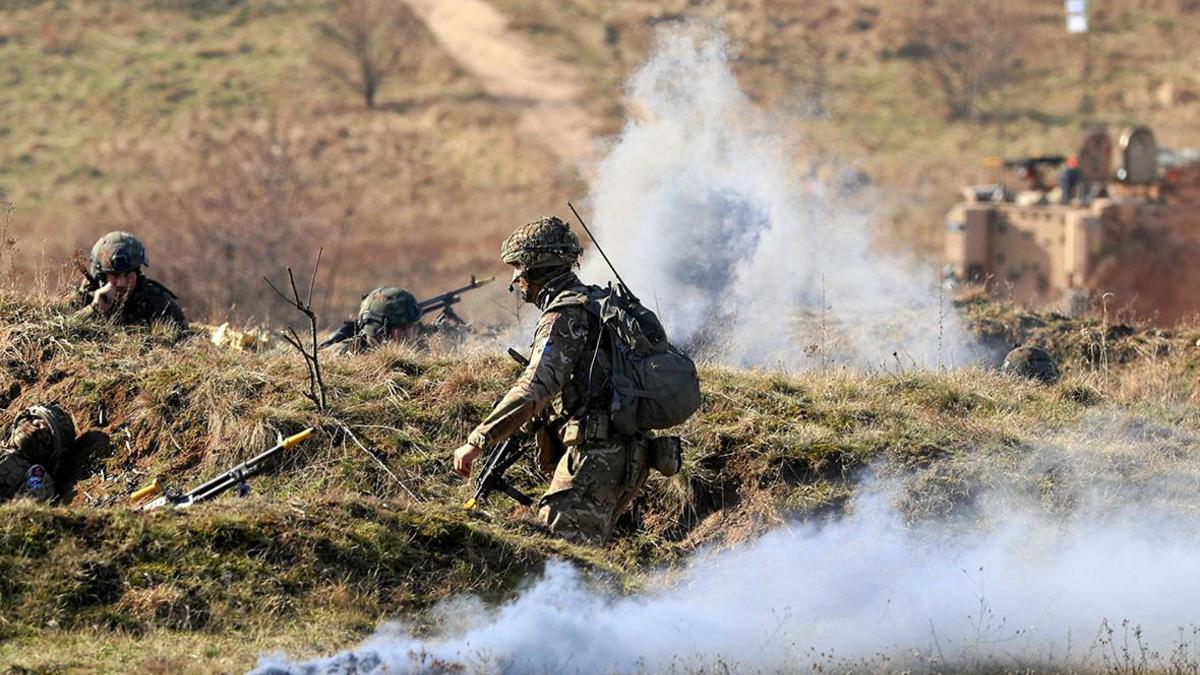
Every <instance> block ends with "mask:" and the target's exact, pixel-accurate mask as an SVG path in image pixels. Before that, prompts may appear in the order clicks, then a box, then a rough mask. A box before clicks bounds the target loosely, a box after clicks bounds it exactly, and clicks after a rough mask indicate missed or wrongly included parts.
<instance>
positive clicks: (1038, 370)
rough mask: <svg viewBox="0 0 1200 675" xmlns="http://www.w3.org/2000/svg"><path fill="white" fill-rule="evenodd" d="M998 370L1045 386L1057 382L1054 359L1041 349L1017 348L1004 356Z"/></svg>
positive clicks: (1056, 369)
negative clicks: (1042, 383) (1043, 383)
mask: <svg viewBox="0 0 1200 675" xmlns="http://www.w3.org/2000/svg"><path fill="white" fill-rule="evenodd" d="M1000 370H1002V371H1004V372H1006V373H1012V374H1014V375H1019V376H1021V377H1027V378H1029V379H1031V380H1037V381H1039V382H1045V383H1046V384H1052V383H1054V382H1057V381H1058V366H1057V365H1055V363H1054V357H1052V356H1050V353H1049V352H1047V351H1046V350H1045V349H1042V348H1041V347H1017V348H1016V349H1014V350H1012V351H1011V352H1009V353H1008V354H1007V355H1005V357H1004V365H1002V366H1000Z"/></svg>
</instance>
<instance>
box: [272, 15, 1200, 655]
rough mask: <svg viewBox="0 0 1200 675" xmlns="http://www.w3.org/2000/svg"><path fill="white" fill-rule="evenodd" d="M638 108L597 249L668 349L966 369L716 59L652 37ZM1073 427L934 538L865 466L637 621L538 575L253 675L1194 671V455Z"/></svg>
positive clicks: (1184, 444) (914, 508)
mask: <svg viewBox="0 0 1200 675" xmlns="http://www.w3.org/2000/svg"><path fill="white" fill-rule="evenodd" d="M631 96H632V98H633V99H634V100H635V101H636V102H637V103H638V104H639V105H640V106H641V107H642V108H643V109H645V111H646V113H647V114H646V117H645V119H644V120H642V121H635V122H631V123H630V124H629V126H628V127H627V128H626V130H625V131H624V133H623V135H622V136H621V138H620V140H619V142H618V143H617V144H616V146H615V147H614V148H613V150H612V153H611V155H610V156H609V157H608V159H607V160H606V161H605V162H604V164H603V166H602V167H601V169H600V172H599V175H598V178H597V182H596V185H595V189H594V191H593V196H592V204H591V206H592V208H593V210H594V214H595V222H594V223H593V224H594V225H595V227H596V229H597V233H598V235H599V236H600V238H601V242H602V243H603V244H604V245H605V247H606V249H607V251H608V253H609V255H610V256H611V257H612V258H613V259H614V262H616V263H617V264H618V265H619V266H620V271H621V273H622V275H623V276H624V277H625V279H626V280H627V281H628V282H629V283H630V284H631V286H632V287H633V289H634V290H635V291H636V292H638V293H639V294H640V295H641V296H642V297H643V298H644V299H645V301H646V302H647V304H649V305H650V306H651V307H655V308H656V309H658V310H659V312H660V315H661V316H662V317H663V319H664V321H665V322H666V323H667V324H668V326H669V328H670V329H671V330H672V331H674V335H673V337H674V339H676V340H677V341H680V342H691V343H694V344H697V345H702V346H706V348H707V349H711V353H713V354H714V355H715V356H716V357H717V358H719V359H721V360H724V361H727V362H732V363H735V364H749V365H766V366H771V365H776V364H780V363H783V364H785V365H787V366H788V367H807V366H810V365H816V364H814V363H810V361H811V360H812V357H811V356H810V355H808V354H806V352H805V349H804V346H805V344H806V342H807V341H809V340H813V339H814V337H813V334H812V333H811V331H810V332H808V333H806V332H805V331H806V330H808V329H806V327H805V326H802V325H797V324H796V322H795V320H794V317H797V316H800V317H803V316H805V315H808V316H809V317H810V318H818V319H821V321H820V323H821V324H828V325H827V326H824V325H823V327H822V329H823V330H824V329H825V328H826V327H827V328H828V330H830V331H832V332H836V333H837V334H838V335H839V337H840V339H841V342H840V343H839V345H840V346H841V347H844V349H839V350H838V351H837V352H836V355H835V354H833V353H827V354H826V355H825V357H826V358H828V359H829V360H830V361H833V362H841V363H848V364H855V365H865V366H867V367H873V366H875V365H878V364H879V363H881V362H883V361H887V360H890V359H891V358H892V357H891V354H892V352H898V353H900V354H901V355H903V356H904V357H905V358H906V359H911V360H912V361H915V362H917V363H919V364H922V365H934V364H935V363H936V362H937V360H938V355H939V354H940V355H941V356H942V359H943V361H944V362H945V363H947V364H953V363H954V362H955V361H956V360H957V361H958V362H960V363H961V362H962V361H964V360H967V359H970V358H972V356H973V354H974V349H975V348H974V346H973V345H972V344H971V341H970V340H969V339H968V338H967V336H966V332H965V331H964V329H963V327H962V325H961V324H960V323H959V321H958V320H957V319H956V317H955V316H954V314H953V313H952V312H950V311H948V310H947V309H946V308H945V307H944V306H943V305H942V304H941V300H940V299H939V294H938V293H937V291H936V287H935V285H934V282H933V278H932V275H930V274H929V273H928V272H927V271H924V270H920V269H917V268H913V267H910V266H908V265H907V264H905V263H903V262H902V261H900V260H898V259H895V258H889V257H887V256H885V255H882V254H879V253H877V252H875V251H873V250H872V248H871V245H870V240H869V235H868V220H869V218H868V215H867V214H864V213H859V212H855V211H853V210H850V209H845V208H839V207H837V206H836V205H835V204H834V202H833V201H831V200H829V199H826V198H822V197H820V196H816V195H815V194H813V193H809V192H805V191H803V190H801V189H800V188H799V184H798V181H797V180H794V179H793V178H792V177H790V175H789V171H788V169H787V162H786V161H785V158H783V157H780V156H779V155H778V147H779V145H780V144H779V143H778V139H777V138H776V137H775V136H773V135H772V134H771V133H770V132H769V131H764V130H763V128H762V125H761V124H760V123H759V122H757V121H755V120H754V118H755V111H754V110H752V108H751V106H750V105H749V104H748V103H747V101H746V100H745V98H744V96H743V95H742V94H741V92H740V91H739V89H738V86H737V83H736V81H735V78H734V77H733V74H732V72H731V71H730V69H729V67H728V63H727V59H726V51H725V45H724V44H723V43H722V42H721V41H720V40H717V39H709V40H707V41H705V42H696V41H694V40H692V39H690V38H689V37H687V36H686V35H685V34H683V33H672V34H669V35H667V36H665V37H664V38H663V39H662V42H661V46H660V49H659V52H658V54H657V56H656V57H655V58H654V59H653V60H652V61H651V62H650V63H649V64H648V65H647V66H645V67H644V68H643V69H642V70H641V72H639V73H638V74H637V75H636V77H635V78H634V80H633V82H632V84H631ZM602 266H603V262H602V261H600V260H598V259H592V260H590V261H589V262H588V265H587V266H586V269H585V270H584V276H585V277H587V278H588V279H589V280H595V279H597V278H602V277H604V276H606V273H605V271H604V270H603V268H602ZM714 324H717V325H735V326H736V330H733V331H729V332H724V333H720V332H714V331H712V328H711V327H712V325H714ZM897 326H909V327H916V330H910V331H903V330H898V329H897ZM939 326H940V330H939ZM939 336H940V339H939ZM1082 428H1083V429H1085V431H1084V432H1078V433H1073V434H1062V433H1060V434H1058V435H1054V436H1050V437H1048V438H1045V439H1040V440H1038V441H1037V442H1036V443H1032V442H1031V443H1028V444H1027V445H1026V446H1023V447H1022V448H1021V449H1018V450H1014V451H1013V452H1014V453H1016V454H1023V456H1025V457H1026V459H1025V460H1024V461H1023V462H1020V461H1018V462H1016V464H1017V465H1018V466H1017V468H1013V463H1014V462H1013V461H1011V460H1012V459H1013V458H1011V457H1006V458H1004V459H1003V460H997V459H996V458H994V457H988V456H987V455H986V454H984V453H980V454H979V456H978V457H976V456H974V455H968V456H967V457H965V458H961V459H957V460H955V462H956V463H955V464H954V465H953V469H954V470H955V471H958V472H959V474H960V475H966V476H969V477H970V478H969V482H970V484H971V490H969V491H967V492H969V494H970V495H971V497H970V498H969V499H966V500H964V502H963V503H962V504H959V505H958V506H957V507H956V508H955V509H953V510H952V513H950V514H949V515H945V514H941V515H937V516H931V515H930V514H929V512H927V510H923V509H922V506H921V505H922V503H923V501H922V500H925V501H928V502H933V503H943V504H944V503H945V502H946V501H947V500H953V499H962V497H961V493H954V495H952V496H951V497H947V495H945V494H933V495H930V494H925V493H927V492H928V491H936V490H937V489H939V488H938V485H940V484H941V483H940V482H939V481H938V480H931V481H928V483H924V484H923V483H920V481H918V480H917V477H915V476H914V475H912V474H906V473H904V472H902V471H900V470H894V469H893V468H891V467H888V466H886V465H883V466H877V467H875V472H874V473H875V477H874V478H872V479H869V480H867V481H866V483H865V484H863V485H860V486H859V487H858V488H857V490H856V495H857V497H856V498H855V499H854V501H853V503H852V504H851V505H850V506H849V507H848V508H847V510H846V513H845V515H843V516H841V517H838V518H836V519H833V520H831V521H828V522H822V523H813V522H808V523H792V524H790V525H789V526H786V527H783V528H780V529H777V530H775V531H773V532H770V533H768V534H766V535H765V536H763V537H761V538H759V539H757V540H755V541H754V542H752V543H748V544H746V545H743V546H739V547H737V548H734V549H731V550H726V551H718V552H704V553H700V554H697V555H696V556H694V557H693V559H692V560H690V561H689V562H688V563H687V564H686V565H685V566H684V567H683V568H682V569H677V570H672V571H669V572H663V573H662V574H660V575H657V576H653V577H652V578H651V579H650V580H649V581H648V583H647V588H646V589H644V590H643V591H641V592H639V593H637V594H635V595H632V596H626V595H616V594H613V593H611V592H610V591H608V590H605V589H604V588H601V587H598V586H597V585H596V584H594V583H592V582H591V581H589V580H588V579H587V578H585V576H584V575H583V574H582V573H581V572H580V571H579V570H577V569H576V568H574V567H573V566H571V565H569V564H567V563H564V562H552V563H550V564H548V565H547V567H546V570H545V573H544V574H543V576H542V577H541V578H540V579H538V580H536V581H533V582H532V584H531V586H530V587H529V588H528V589H527V590H525V591H524V592H522V593H521V594H519V596H518V597H517V598H515V599H514V600H512V601H510V602H508V603H506V604H503V605H501V606H486V605H485V604H484V603H482V602H481V601H479V600H478V599H476V598H472V597H460V598H455V599H452V600H450V601H447V602H446V603H444V604H443V605H442V606H440V607H439V608H438V609H437V610H436V612H437V613H438V614H440V615H441V619H442V621H441V622H440V623H441V625H443V626H444V629H443V630H442V631H441V632H440V633H438V634H436V635H433V636H430V637H418V636H416V635H415V634H414V633H413V632H412V631H410V630H409V629H408V628H406V627H405V626H404V625H401V624H393V625H389V626H385V627H384V628H382V629H380V631H379V632H378V634H377V635H376V636H375V637H373V638H372V639H370V640H368V641H366V642H365V643H363V644H362V645H360V646H358V647H357V648H355V649H353V650H350V651H348V652H345V653H342V654H338V655H336V656H333V657H330V658H327V659H321V660H317V661H312V662H309V663H303V664H296V663H291V662H289V661H287V659H286V658H285V657H283V656H271V657H264V658H263V659H261V661H260V664H259V669H258V672H260V673H282V672H303V673H352V672H399V673H404V672H441V670H443V669H444V668H445V666H447V664H450V665H455V666H460V667H461V668H462V669H463V671H465V672H521V673H524V672H533V673H542V672H545V673H558V672H579V673H593V672H622V673H625V672H671V671H674V672H696V671H708V670H724V669H725V668H726V667H728V669H730V670H734V671H741V672H795V671H797V670H809V669H812V668H814V667H817V666H836V665H841V666H847V665H851V666H855V667H856V668H857V669H859V670H871V669H875V670H878V669H888V670H900V669H903V668H909V667H911V668H916V669H929V670H955V669H960V668H968V667H972V666H983V667H993V668H996V667H998V668H1020V667H1022V666H1026V667H1034V668H1039V669H1050V668H1057V667H1084V668H1089V667H1096V668H1102V667H1111V666H1129V665H1130V664H1134V665H1137V664H1140V660H1141V659H1142V657H1143V656H1145V658H1146V659H1147V662H1148V663H1151V664H1167V663H1169V662H1171V661H1172V660H1175V662H1176V663H1182V664H1185V665H1186V664H1192V665H1191V667H1192V668H1193V669H1194V668H1196V667H1197V666H1196V664H1197V663H1200V653H1198V652H1197V650H1198V649H1200V645H1197V641H1196V637H1197V635H1196V633H1194V632H1193V631H1194V630H1195V629H1194V627H1195V626H1196V625H1198V624H1200V575H1197V574H1196V573H1195V570H1196V561H1197V560H1200V536H1198V535H1200V509H1198V508H1197V505H1198V504H1200V502H1198V499H1200V498H1197V496H1196V495H1197V494H1198V492H1200V490H1197V488H1198V487H1200V469H1198V468H1197V466H1195V464H1196V462H1195V461H1194V460H1192V459H1191V458H1192V457H1195V456H1197V452H1200V447H1198V445H1197V442H1196V439H1195V438H1193V437H1191V436H1190V435H1189V434H1187V433H1183V432H1180V431H1178V430H1176V429H1170V428H1159V427H1156V426H1155V425H1153V424H1150V423H1147V422H1145V421H1143V420H1138V419H1130V418H1128V417H1127V416H1126V415H1125V414H1124V413H1120V412H1116V411H1113V412H1110V413H1108V414H1107V415H1105V416H1102V417H1100V418H1097V419H1094V420H1089V422H1088V424H1086V425H1084V426H1083V427H1082ZM946 489H947V490H948V489H949V488H946ZM1126 619H1128V620H1129V621H1130V622H1131V623H1128V624H1125V623H1123V622H1124V620H1126ZM1143 645H1145V646H1146V647H1147V648H1148V649H1149V650H1153V651H1154V652H1156V653H1155V654H1150V653H1145V654H1143V652H1142V651H1141V646H1143ZM1177 646H1182V647H1183V649H1182V650H1181V651H1173V650H1174V649H1175V648H1176V647H1177ZM856 664H857V665H856Z"/></svg>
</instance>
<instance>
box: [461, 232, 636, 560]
mask: <svg viewBox="0 0 1200 675" xmlns="http://www.w3.org/2000/svg"><path fill="white" fill-rule="evenodd" d="M582 252H583V249H582V248H581V247H580V245H579V239H578V238H576V236H575V234H574V233H572V232H571V229H570V227H569V226H568V225H567V224H566V223H564V222H563V221H562V220H560V219H559V218H556V217H552V216H551V217H544V218H539V219H538V220H535V221H533V222H531V223H529V224H527V225H524V226H522V227H520V228H518V229H517V230H516V231H515V232H513V233H512V234H511V235H509V237H508V238H507V239H505V241H504V244H503V245H502V247H501V259H502V260H503V261H504V262H505V263H507V264H509V265H512V267H513V284H514V285H516V286H517V287H519V288H520V291H521V298H522V299H523V300H525V301H526V302H529V303H533V304H535V305H537V307H538V308H539V309H541V310H542V316H541V318H540V319H539V321H538V325H537V329H536V331H535V333H534V339H533V350H532V353H531V356H530V360H529V365H528V366H527V367H526V368H525V370H524V372H522V373H521V376H520V377H519V378H518V379H517V381H516V383H515V384H514V385H513V386H512V388H511V389H509V391H508V393H507V394H505V396H504V398H503V399H502V400H501V401H500V403H498V404H497V405H496V407H495V408H493V409H492V412H491V414H489V415H488V416H487V418H486V419H484V420H483V422H482V423H481V424H480V425H479V426H477V427H475V430H474V431H472V432H471V433H470V435H469V436H468V437H467V444H466V445H463V446H462V447H460V448H458V449H457V450H455V451H454V469H455V470H456V471H457V472H458V473H460V474H462V475H464V476H469V475H470V473H471V465H472V464H473V463H474V461H475V459H476V458H478V457H479V456H480V455H481V454H482V453H484V452H485V451H490V450H492V449H493V448H495V446H497V445H498V444H499V443H500V442H501V441H503V440H504V439H506V438H508V437H509V436H511V435H512V434H514V433H516V432H517V431H518V430H519V429H521V427H522V426H524V425H526V424H527V423H530V422H531V421H532V420H534V419H535V417H538V416H539V415H541V414H542V413H543V412H544V411H545V412H549V413H550V415H549V417H550V420H549V421H548V423H547V424H546V425H544V426H542V427H541V429H540V430H539V431H538V445H539V449H540V455H539V460H540V461H541V463H542V465H543V468H552V469H553V471H554V476H553V478H552V479H551V482H550V487H549V489H548V490H547V491H546V493H545V495H543V496H542V498H541V500H540V501H539V502H538V508H539V511H538V515H539V518H540V519H541V520H542V522H543V523H544V524H545V525H546V526H547V527H548V528H549V529H550V531H551V532H553V533H555V534H557V535H559V536H561V537H563V538H566V539H570V540H573V541H578V542H586V543H603V542H604V541H606V540H607V539H608V537H609V535H610V533H611V531H612V527H613V523H615V522H616V520H617V517H618V516H620V515H621V514H622V513H624V512H625V511H626V510H627V509H628V508H629V506H630V504H631V503H632V502H633V499H634V497H635V496H636V495H637V493H638V491H639V490H641V488H642V485H643V484H644V483H645V481H646V476H647V471H648V469H649V468H650V467H649V464H650V458H649V443H650V440H649V438H648V437H647V436H646V435H644V434H641V433H634V434H623V433H620V432H619V431H618V430H617V429H616V428H615V426H616V425H615V424H613V423H612V418H611V412H610V408H611V402H612V400H613V384H612V379H613V378H612V374H611V371H612V360H611V357H610V349H611V348H612V347H611V345H610V342H609V340H607V339H603V340H602V339H600V338H601V337H602V335H601V331H602V330H603V327H602V326H601V325H600V323H599V320H598V319H597V318H596V317H595V316H594V315H593V314H591V313H590V312H589V310H588V309H587V308H586V305H587V303H588V302H589V301H590V300H592V299H594V298H596V297H598V296H599V295H600V294H603V293H604V292H605V291H604V290H603V289H601V288H599V287H597V286H589V285H585V284H584V283H583V282H581V281H580V280H579V278H578V277H577V276H575V273H574V271H573V268H574V267H575V266H576V264H577V262H578V260H579V256H580V254H581V253H582Z"/></svg>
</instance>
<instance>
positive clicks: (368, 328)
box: [321, 286, 421, 354]
mask: <svg viewBox="0 0 1200 675" xmlns="http://www.w3.org/2000/svg"><path fill="white" fill-rule="evenodd" d="M420 318H421V310H420V309H418V308H417V299H416V298H415V297H413V294H412V293H409V292H408V291H406V290H404V289H403V288H395V287H393V286H382V287H380V288H376V289H375V290H373V291H371V292H369V293H367V294H366V295H364V296H363V298H362V302H361V303H360V304H359V306H358V317H357V318H355V319H353V320H350V321H345V322H343V323H342V325H341V327H340V328H338V330H337V332H335V333H334V334H333V335H332V336H330V337H329V339H327V340H325V341H324V342H322V343H321V349H326V348H330V349H332V351H333V352H334V353H338V354H358V353H361V352H364V351H367V350H369V349H372V348H374V347H377V346H379V345H380V344H383V343H384V342H412V341H414V340H415V339H416V338H417V334H418V330H419V329H418V326H419V323H418V322H419V321H420Z"/></svg>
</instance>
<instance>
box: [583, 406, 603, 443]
mask: <svg viewBox="0 0 1200 675" xmlns="http://www.w3.org/2000/svg"><path fill="white" fill-rule="evenodd" d="M583 433H584V439H585V440H586V441H587V442H589V443H591V442H593V441H600V442H603V441H607V440H608V415H605V414H603V413H595V412H594V413H589V414H588V416H587V417H586V418H585V422H584V425H583Z"/></svg>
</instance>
